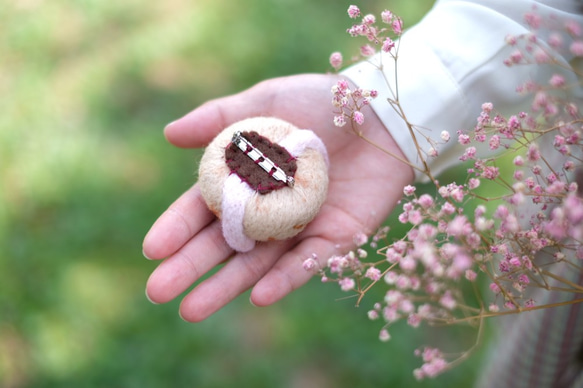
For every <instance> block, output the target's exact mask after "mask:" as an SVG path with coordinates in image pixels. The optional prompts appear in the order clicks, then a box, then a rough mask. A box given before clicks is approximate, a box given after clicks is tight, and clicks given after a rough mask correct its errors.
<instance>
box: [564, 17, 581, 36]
mask: <svg viewBox="0 0 583 388" xmlns="http://www.w3.org/2000/svg"><path fill="white" fill-rule="evenodd" d="M565 29H566V30H567V32H568V33H569V35H571V36H581V26H580V25H579V23H577V22H576V21H574V20H568V21H567V22H566V23H565Z"/></svg>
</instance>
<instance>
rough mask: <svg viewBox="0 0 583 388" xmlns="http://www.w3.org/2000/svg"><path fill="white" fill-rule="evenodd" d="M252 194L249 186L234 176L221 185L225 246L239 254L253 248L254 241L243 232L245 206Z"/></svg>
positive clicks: (230, 176)
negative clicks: (227, 245)
mask: <svg viewBox="0 0 583 388" xmlns="http://www.w3.org/2000/svg"><path fill="white" fill-rule="evenodd" d="M253 193H254V191H253V190H252V189H251V188H250V187H249V185H247V183H245V182H242V181H241V179H240V178H239V177H238V176H237V175H236V174H231V175H229V177H228V178H227V179H226V180H225V183H224V185H223V201H222V202H223V203H222V208H223V217H222V219H221V224H222V227H223V236H224V237H225V240H226V241H227V244H229V246H230V247H231V248H233V249H234V250H236V251H239V252H248V251H250V250H251V249H253V248H254V247H255V241H254V240H252V239H250V238H249V237H247V236H246V235H245V233H244V232H243V218H244V217H245V205H246V204H247V201H248V200H249V198H251V196H253Z"/></svg>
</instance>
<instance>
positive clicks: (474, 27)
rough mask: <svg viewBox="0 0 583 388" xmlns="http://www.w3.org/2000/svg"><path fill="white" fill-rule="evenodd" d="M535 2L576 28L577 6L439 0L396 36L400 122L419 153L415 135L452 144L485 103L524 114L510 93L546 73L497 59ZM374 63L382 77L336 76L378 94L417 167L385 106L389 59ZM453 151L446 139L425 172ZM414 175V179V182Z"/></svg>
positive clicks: (408, 150) (364, 66) (391, 93)
mask: <svg viewBox="0 0 583 388" xmlns="http://www.w3.org/2000/svg"><path fill="white" fill-rule="evenodd" d="M535 4H536V6H537V14H539V15H541V16H542V17H543V18H548V17H550V16H551V15H554V16H558V17H560V18H563V19H565V20H569V19H571V20H574V21H578V22H579V23H580V24H581V23H583V16H582V15H581V13H577V12H578V11H579V10H580V8H582V7H583V6H582V5H581V2H578V1H576V0H572V1H569V0H567V1H552V0H550V1H549V0H547V1H545V2H535V1H530V0H512V1H507V0H489V1H479V0H440V1H438V2H437V3H436V5H435V6H434V8H433V9H432V11H431V12H430V13H428V14H427V15H426V17H425V18H424V19H423V20H422V21H421V22H420V23H419V24H417V25H416V26H414V27H412V28H411V29H410V30H409V31H407V32H406V33H405V34H404V36H403V37H402V39H401V43H400V48H399V53H398V55H399V58H398V64H397V66H398V91H399V95H398V98H399V102H400V104H401V106H402V108H403V110H404V112H405V114H406V115H407V118H408V120H409V121H410V122H411V123H412V124H414V125H416V126H418V127H419V128H426V129H421V130H420V132H419V133H418V134H417V139H418V141H419V144H420V145H421V149H422V150H423V151H425V152H426V151H427V150H428V149H429V147H430V144H429V143H428V142H427V141H426V140H425V139H424V138H423V136H428V137H430V138H432V139H433V140H434V141H438V142H439V141H440V139H439V135H440V133H441V132H442V131H444V130H445V131H448V132H449V133H450V134H451V135H452V140H453V139H454V136H455V133H456V131H458V130H461V129H470V128H473V126H474V125H475V123H476V118H477V117H478V115H479V113H480V107H481V105H482V103H484V102H493V103H494V106H495V107H497V108H499V109H500V110H501V113H503V114H507V113H511V112H512V113H516V112H518V111H520V110H526V109H528V106H527V105H526V104H527V103H528V101H527V98H526V97H525V96H523V95H519V94H518V93H516V92H515V88H516V87H517V86H518V85H519V84H521V83H524V82H525V81H526V80H528V79H535V80H538V81H540V82H541V83H546V82H547V81H548V79H549V78H550V75H551V73H550V69H549V67H548V66H530V67H529V68H528V69H526V68H525V67H524V66H515V67H507V66H505V65H504V64H503V61H504V59H506V58H507V57H508V56H509V55H510V53H511V52H512V50H513V49H512V48H511V47H509V46H508V45H507V44H506V42H505V37H506V36H507V35H509V34H512V35H520V34H524V33H526V32H528V28H527V26H526V22H525V21H524V15H525V14H526V13H528V12H530V11H532V6H533V5H535ZM568 39H569V38H568V37H567V36H565V40H566V42H568ZM567 45H568V43H567ZM569 59H570V58H564V60H565V61H568V60H569ZM375 61H377V63H378V57H377V58H376V59H375ZM382 63H383V67H384V69H383V73H384V74H383V73H381V72H380V71H378V70H375V67H374V66H372V65H371V64H369V63H367V62H362V63H359V64H358V65H356V66H354V67H352V68H349V69H347V70H346V71H345V72H344V73H343V74H344V75H345V76H346V77H348V78H350V79H351V80H352V81H353V82H355V83H356V84H357V85H359V86H360V87H362V88H368V89H371V88H372V89H378V90H379V97H378V98H376V99H375V100H374V101H373V102H372V107H373V109H374V110H375V112H376V113H377V115H378V116H379V118H380V119H381V121H382V122H383V123H384V125H385V127H386V128H387V129H388V130H389V132H390V133H391V135H392V136H393V138H394V139H395V141H396V142H397V144H398V145H399V147H400V148H401V150H403V153H404V154H405V155H406V156H407V158H408V160H409V161H410V162H411V163H413V164H415V165H417V166H421V163H420V160H419V157H418V155H417V150H416V148H415V146H414V144H413V141H412V138H411V135H410V133H409V130H408V129H407V127H406V125H405V124H404V122H403V120H402V119H401V118H400V117H399V116H398V115H397V113H396V112H395V111H394V110H393V109H391V108H390V107H389V105H388V104H387V102H386V101H387V98H392V99H395V97H396V96H395V91H396V90H397V89H396V85H395V82H394V74H395V68H394V64H393V61H392V60H391V58H383V61H382ZM385 79H386V80H388V84H387V82H386V81H385ZM427 129H430V130H427ZM456 147H457V145H456V141H455V140H454V141H450V142H449V143H448V144H446V145H445V146H444V147H442V148H440V155H439V157H438V158H432V159H429V160H428V161H429V163H430V167H431V170H432V172H433V174H438V173H439V172H441V171H443V170H444V169H445V168H447V167H450V166H452V165H453V164H455V163H456V162H457V155H460V154H461V152H460V149H456ZM422 177H423V176H422V174H420V173H417V179H421V178H422Z"/></svg>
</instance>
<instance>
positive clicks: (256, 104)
mask: <svg viewBox="0 0 583 388" xmlns="http://www.w3.org/2000/svg"><path fill="white" fill-rule="evenodd" d="M338 79H339V78H338V76H335V75H299V76H293V77H287V78H279V79H273V80H269V81H265V82H262V83H260V84H258V85H256V86H255V87H253V88H251V89H249V90H247V91H244V92H242V93H239V94H236V95H233V96H230V97H225V98H221V99H218V100H214V101H210V102H208V103H206V104H204V105H202V106H201V107H199V108H198V109H196V110H194V111H192V112H190V113H189V114H187V115H186V116H185V117H183V118H181V119H179V120H177V121H175V122H173V123H171V124H169V125H168V126H167V127H166V129H165V135H166V137H167V139H168V140H169V141H170V142H171V143H172V144H174V145H176V146H178V147H189V148H190V147H203V146H205V145H206V144H208V143H209V142H210V141H211V140H212V139H213V138H214V137H215V136H216V135H217V134H218V133H219V132H220V131H221V130H222V129H223V128H226V127H227V126H229V125H230V124H232V123H234V122H236V121H239V120H242V119H245V118H248V117H254V116H273V117H278V118H281V119H283V120H287V121H289V122H291V123H293V124H294V125H296V126H297V127H299V128H307V129H312V130H313V131H314V132H316V133H317V134H318V136H320V138H321V139H322V141H323V142H324V143H325V144H326V146H327V149H328V154H329V157H330V169H329V177H330V183H329V191H328V198H327V200H326V201H325V203H324V205H323V206H322V209H321V211H320V213H319V214H318V216H317V217H316V218H315V219H314V220H313V221H312V222H311V223H310V224H309V225H308V226H307V227H306V229H305V230H304V231H302V232H301V233H300V234H299V235H298V236H296V237H294V238H293V239H290V240H285V241H274V242H269V243H258V244H257V245H256V247H255V249H253V250H252V251H250V252H247V253H234V252H233V251H232V250H231V249H230V248H229V247H228V245H227V244H226V242H225V240H224V239H223V237H222V234H221V227H220V222H219V221H218V220H217V219H216V218H215V217H214V216H213V214H212V213H211V212H210V211H209V210H208V208H207V206H206V204H205V203H204V201H203V199H202V198H201V195H200V192H199V190H198V188H197V185H196V184H195V185H194V186H193V187H192V188H191V189H190V190H188V191H187V192H186V193H184V194H183V195H182V196H181V197H180V198H179V199H178V200H177V201H176V202H174V204H172V205H171V206H170V208H169V209H168V210H167V211H165V212H164V213H163V214H162V215H161V216H160V218H159V219H158V220H157V221H156V223H155V224H154V225H153V226H152V228H151V229H150V231H149V232H148V234H147V236H146V237H145V239H144V244H143V250H144V255H145V256H146V257H148V258H150V259H163V258H166V260H164V261H163V262H162V263H161V264H160V265H159V266H158V267H157V268H156V270H155V271H154V272H153V273H152V275H151V276H150V279H149V280H148V284H147V288H146V293H147V295H148V297H149V298H150V300H152V301H153V302H156V303H164V302H168V301H170V300H172V299H174V298H175V297H177V296H178V295H180V294H181V293H182V292H184V291H185V290H187V289H188V288H189V287H190V286H191V285H192V284H193V283H195V282H196V281H197V280H198V279H199V278H200V277H201V276H202V275H203V274H205V273H206V272H208V271H209V270H211V269H212V268H213V267H215V266H216V265H218V264H221V263H225V265H224V266H223V268H221V269H220V270H219V271H218V272H217V273H215V274H214V275H213V276H211V277H210V278H208V279H206V280H204V281H203V282H201V283H200V284H198V285H197V286H196V287H195V288H194V289H193V290H192V291H191V292H190V293H188V294H187V295H186V296H185V297H184V299H183V301H182V304H181V305H180V314H181V316H182V318H183V319H185V320H187V321H191V322H196V321H201V320H203V319H205V318H207V317H209V316H210V315H212V314H213V313H214V312H216V311H217V310H219V309H220V308H222V307H223V306H225V305H226V304H227V303H229V302H230V301H231V300H233V299H234V298H235V297H237V296H238V295H239V294H241V293H243V292H245V291H246V290H247V289H249V288H251V287H253V291H252V292H251V302H252V303H253V304H254V305H256V306H267V305H270V304H272V303H274V302H276V301H277V300H279V299H281V298H282V297H284V296H285V295H287V294H288V293H290V292H291V291H293V290H294V289H296V288H298V287H300V286H301V285H303V284H304V283H306V282H307V281H308V280H309V278H310V277H311V274H310V273H309V272H307V271H305V270H304V269H303V268H302V262H303V260H305V259H306V258H308V257H310V256H312V254H314V253H315V254H316V255H317V256H318V258H319V259H320V260H321V264H322V265H323V266H324V265H325V261H326V260H327V259H328V258H329V257H330V256H332V255H334V254H339V253H346V251H348V250H350V249H352V248H353V237H354V235H355V234H356V233H358V232H367V231H368V232H371V231H374V229H375V228H376V227H377V226H378V225H380V223H381V222H382V221H383V220H384V219H385V218H386V217H387V215H388V214H389V212H390V211H391V210H392V209H393V207H394V206H395V204H396V202H397V201H398V200H399V199H400V197H401V194H402V189H403V187H404V186H405V185H406V184H408V183H410V182H411V181H412V180H413V171H412V169H411V168H410V167H407V166H406V165H405V164H403V163H401V162H399V161H397V160H396V159H395V158H392V157H390V156H388V155H386V154H385V153H383V152H381V151H380V150H378V149H377V148H375V147H373V146H371V145H370V144H368V143H366V142H365V141H364V140H362V139H359V138H358V137H357V136H356V135H355V134H354V133H352V132H351V131H350V130H349V129H348V127H349V125H347V126H346V127H344V128H337V127H335V126H334V125H333V123H332V118H333V114H332V110H333V108H332V105H331V98H332V94H331V92H330V90H331V87H332V85H334V84H335V83H336V82H337V81H338ZM365 117H366V119H365V123H364V124H363V125H362V126H361V127H360V128H361V129H362V131H363V133H364V134H365V135H366V136H367V137H368V138H369V139H371V140H372V141H374V142H375V143H376V144H378V145H380V146H382V147H383V148H384V149H387V150H390V151H391V152H393V153H396V154H398V155H400V156H401V157H403V155H402V154H401V152H400V150H399V148H398V147H397V145H396V144H395V143H394V142H393V139H392V138H391V136H390V135H389V133H388V132H387V131H386V130H385V129H384V127H383V125H382V123H381V122H380V121H379V119H378V118H377V117H376V115H375V114H374V113H373V111H372V110H368V112H365ZM233 254H234V255H233ZM231 256H232V257H231Z"/></svg>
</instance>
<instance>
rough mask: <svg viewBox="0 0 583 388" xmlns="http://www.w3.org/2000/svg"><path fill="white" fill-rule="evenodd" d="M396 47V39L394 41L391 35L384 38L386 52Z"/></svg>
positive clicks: (383, 48)
mask: <svg viewBox="0 0 583 388" xmlns="http://www.w3.org/2000/svg"><path fill="white" fill-rule="evenodd" d="M394 47H395V42H394V41H393V40H392V39H391V38H389V37H387V38H385V40H384V42H383V47H382V50H383V51H384V52H385V53H388V52H390V51H391V50H392V49H393V48H394Z"/></svg>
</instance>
